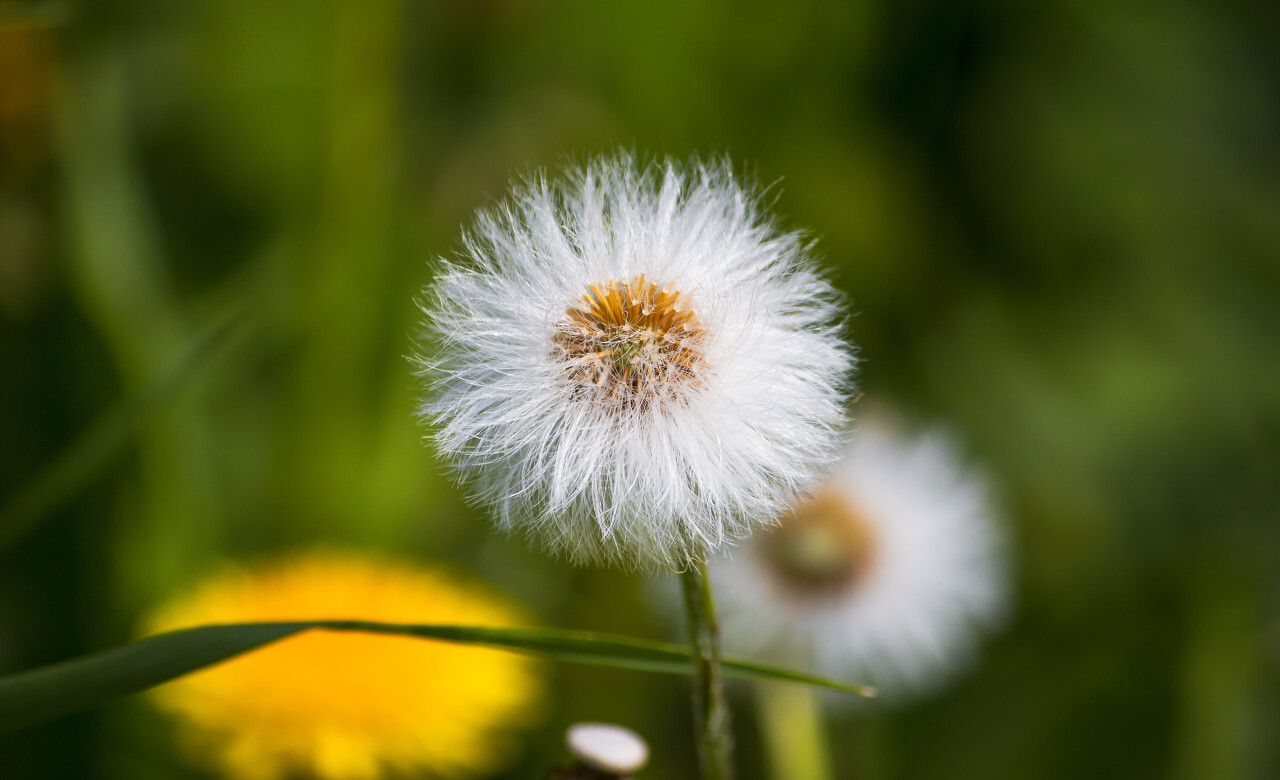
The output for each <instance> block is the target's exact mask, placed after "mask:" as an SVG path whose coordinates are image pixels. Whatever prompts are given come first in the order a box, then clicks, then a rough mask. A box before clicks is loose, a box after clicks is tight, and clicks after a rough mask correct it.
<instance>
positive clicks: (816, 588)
mask: <svg viewBox="0 0 1280 780" xmlns="http://www.w3.org/2000/svg"><path fill="white" fill-rule="evenodd" d="M758 545H759V550H760V552H761V554H762V556H763V558H764V560H765V562H766V564H767V565H768V568H769V570H770V571H771V572H772V573H773V574H774V575H775V576H776V578H777V579H778V581H779V583H780V584H781V585H782V586H783V587H784V588H786V589H788V590H790V591H792V592H794V593H796V595H800V596H804V597H809V598H812V597H815V596H816V597H819V598H822V597H834V596H838V595H839V594H840V593H842V592H845V591H847V590H849V589H851V588H855V587H857V586H858V585H860V584H862V582H863V581H864V580H865V579H866V576H867V574H868V573H869V572H870V571H871V569H872V568H873V567H874V566H875V560H876V547H877V540H876V536H875V533H874V532H873V531H872V529H871V526H870V525H869V524H868V523H867V521H866V520H865V519H864V518H863V517H862V515H861V514H860V513H859V512H858V511H857V510H856V509H855V508H854V507H853V506H851V505H850V503H849V501H848V499H846V498H845V497H844V496H842V495H840V494H839V493H837V492H836V491H834V490H831V489H827V490H824V491H822V492H821V493H818V494H817V495H816V496H814V497H813V498H811V499H809V500H808V501H805V502H803V503H801V504H799V505H797V506H796V507H795V508H794V509H793V510H792V511H791V512H789V513H787V515H786V516H785V517H783V518H782V522H781V525H779V526H778V527H776V528H773V529H771V530H769V531H768V532H766V534H764V535H763V536H762V537H761V538H760V540H759V542H758Z"/></svg>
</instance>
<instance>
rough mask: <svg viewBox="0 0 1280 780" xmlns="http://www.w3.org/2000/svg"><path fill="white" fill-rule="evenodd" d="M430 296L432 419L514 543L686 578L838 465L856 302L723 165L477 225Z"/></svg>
mask: <svg viewBox="0 0 1280 780" xmlns="http://www.w3.org/2000/svg"><path fill="white" fill-rule="evenodd" d="M463 247H464V250H463V252H462V253H461V254H462V257H461V258H459V260H458V261H457V262H454V263H447V262H446V263H444V267H443V268H442V269H441V271H440V272H439V274H438V275H437V278H436V281H435V283H434V284H433V285H432V286H431V287H429V288H428V290H427V291H426V293H425V297H424V301H423V309H424V312H425V313H426V321H427V327H428V334H427V338H428V341H429V344H430V347H429V348H428V349H427V350H425V351H424V355H423V356H422V357H421V358H420V367H421V374H422V375H423V376H424V377H425V378H426V380H427V381H428V384H429V400H428V401H427V402H425V403H424V405H423V406H422V408H421V414H422V416H423V417H425V418H427V419H428V420H429V421H430V422H431V423H432V424H433V425H434V428H435V435H434V439H435V443H436V445H437V446H438V448H439V450H440V451H441V453H442V454H443V455H444V456H445V457H446V458H447V459H449V460H450V461H451V462H452V463H454V464H455V466H456V470H457V473H458V474H459V475H460V477H461V478H462V479H463V481H465V482H466V483H468V484H469V485H470V486H471V487H472V488H473V490H474V491H475V493H476V495H477V496H478V497H479V498H480V499H481V500H482V501H483V502H484V503H485V504H487V505H489V506H491V507H492V508H493V509H494V510H495V513H496V515H497V518H498V522H499V524H500V525H501V526H502V527H505V528H508V529H515V530H519V531H522V532H524V533H527V534H528V535H529V536H530V537H531V538H533V539H535V540H537V541H539V542H540V543H541V544H542V545H544V546H545V547H547V548H548V549H550V550H553V551H555V552H558V553H563V554H565V555H567V556H569V557H571V558H573V559H575V560H589V559H592V560H604V561H609V562H613V563H618V564H621V565H623V566H627V567H636V566H649V565H654V564H659V563H665V564H668V565H671V566H677V567H678V566H681V565H683V563H685V562H687V561H688V560H689V559H691V558H695V557H700V556H702V555H705V554H707V553H709V552H711V551H714V550H716V549H718V548H719V547H720V546H721V545H722V544H723V543H725V542H726V540H730V539H733V538H738V537H742V536H744V535H746V534H747V533H749V532H750V531H751V530H752V529H753V528H754V527H756V526H758V525H760V524H764V523H768V522H771V521H772V520H773V519H774V518H775V517H776V516H777V514H778V513H779V512H780V511H781V510H782V509H783V508H785V507H786V506H787V505H788V504H789V502H791V501H793V500H795V499H796V498H797V497H799V496H802V495H804V494H805V493H806V491H808V490H809V489H810V488H811V487H812V486H813V484H814V482H815V481H816V480H818V479H819V478H820V477H821V476H822V474H823V471H824V468H825V467H826V466H827V465H828V464H829V463H831V462H832V461H833V460H834V459H835V458H836V457H837V456H838V454H839V449H840V445H841V433H840V431H841V427H842V425H843V423H844V422H845V414H844V411H843V409H844V402H845V393H846V391H847V389H848V388H847V380H848V374H849V372H850V370H851V368H852V365H853V358H852V354H851V350H850V349H849V347H848V346H847V345H846V344H845V343H844V342H843V341H842V339H841V337H840V335H839V333H838V330H839V318H840V315H841V308H840V303H839V296H838V294H837V293H836V292H835V291H834V290H833V288H832V287H831V286H830V285H829V284H828V283H827V282H826V281H825V280H824V279H823V278H822V277H821V276H820V274H819V273H818V271H817V269H816V267H815V264H814V263H813V261H812V259H811V258H810V257H809V256H808V253H807V245H806V244H805V243H804V241H803V240H802V238H801V237H800V236H799V235H797V234H795V233H787V232H782V231H780V230H778V229H777V228H776V227H775V226H774V224H773V223H772V221H771V220H770V219H769V218H768V217H766V216H765V215H764V214H763V213H762V210H761V206H760V203H759V200H758V197H757V196H756V195H755V194H753V193H752V192H749V191H747V190H744V188H743V187H742V186H741V185H740V184H739V183H738V182H737V181H736V180H735V178H734V176H733V174H732V172H731V169H730V167H729V165H728V163H727V162H717V163H712V164H695V165H692V166H688V167H680V166H677V165H675V164H673V163H670V162H667V163H664V164H661V165H652V166H647V167H642V166H639V165H637V164H636V162H635V161H634V160H633V158H631V157H630V156H627V155H618V156H612V157H606V158H600V159H597V160H595V161H592V162H590V163H588V164H586V165H585V166H582V167H578V168H573V169H571V170H568V171H566V172H565V175H564V177H563V178H562V179H560V180H557V181H548V179H547V178H546V177H545V176H542V175H538V176H534V177H532V178H531V179H530V180H527V181H525V182H522V183H520V184H518V185H516V186H515V188H514V191H513V192H512V194H511V195H510V197H509V199H508V200H506V201H505V202H503V203H501V204H499V205H497V206H495V207H493V208H491V209H488V210H485V211H482V212H481V213H480V214H479V215H478V216H477V218H476V221H475V224H474V226H473V227H472V229H471V230H470V231H469V232H467V233H466V234H465V235H464V238H463Z"/></svg>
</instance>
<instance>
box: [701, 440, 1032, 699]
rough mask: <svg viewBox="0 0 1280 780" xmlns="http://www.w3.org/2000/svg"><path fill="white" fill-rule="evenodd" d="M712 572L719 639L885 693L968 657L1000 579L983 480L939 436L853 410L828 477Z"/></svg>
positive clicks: (931, 681) (1004, 582)
mask: <svg viewBox="0 0 1280 780" xmlns="http://www.w3.org/2000/svg"><path fill="white" fill-rule="evenodd" d="M712 575H713V577H712V582H713V585H714V586H716V592H717V596H718V597H719V599H720V608H721V621H722V623H721V625H722V628H723V630H724V633H725V647H726V650H727V651H728V652H735V653H746V654H749V655H754V654H763V655H766V656H770V657H773V658H776V659H779V660H785V661H786V662H789V663H802V664H808V665H810V666H811V667H812V668H814V669H815V670H816V671H818V672H819V673H822V674H825V675H828V676H831V677H836V678H840V679H846V680H856V681H858V682H863V683H870V684H871V685H874V686H875V687H876V688H877V689H879V690H880V692H881V694H882V695H883V696H884V697H885V698H887V699H890V700H893V699H895V698H896V699H898V700H902V699H906V698H910V697H911V696H913V695H916V694H923V693H925V692H928V691H930V690H932V689H934V688H936V687H937V686H939V685H940V684H941V683H943V682H944V681H945V680H946V679H947V678H948V677H949V676H951V675H952V674H953V673H954V672H956V671H957V670H958V669H960V668H962V667H964V666H965V665H966V664H967V663H970V662H971V661H972V660H973V658H974V656H975V654H976V650H977V647H978V642H979V639H980V637H981V635H982V634H983V633H984V631H985V630H987V629H990V628H992V627H993V626H994V625H995V624H997V623H998V622H999V620H1000V619H1001V618H1002V617H1003V615H1004V612H1005V609H1006V607H1007V597H1008V587H1009V585H1008V576H1007V575H1008V572H1007V566H1006V560H1005V549H1004V542H1003V536H1002V534H1001V532H1000V529H999V527H998V526H997V524H996V521H995V519H994V517H993V516H992V512H991V509H990V505H989V502H988V496H987V487H986V483H985V482H984V481H983V479H981V478H980V476H979V475H978V474H976V473H974V472H972V471H971V470H966V469H965V468H964V467H963V465H962V464H961V463H960V462H959V459H958V457H957V455H956V451H955V448H954V447H953V445H952V443H951V441H950V440H949V439H948V438H947V437H946V436H944V435H942V434H941V433H939V432H937V431H933V432H930V433H928V434H926V435H924V436H920V437H918V438H906V437H904V436H901V435H899V434H898V433H897V432H896V431H893V430H892V429H890V428H889V427H888V426H887V425H886V424H885V423H883V422H881V423H866V422H862V421H861V418H860V424H859V429H858V430H857V431H856V432H855V433H854V434H853V436H852V440H851V444H850V447H849V451H848V454H847V456H846V458H845V459H844V460H843V461H842V462H841V463H840V465H838V466H837V467H836V469H835V473H834V474H833V476H832V478H831V481H830V482H829V483H828V485H827V486H826V487H825V488H823V489H822V490H821V491H820V492H819V493H818V494H817V495H816V496H815V498H814V499H813V500H812V501H810V502H808V503H802V504H800V505H798V507H797V508H796V509H795V511H794V512H792V513H790V514H789V515H788V516H787V517H785V518H784V519H783V521H782V524H781V526H780V527H779V528H778V529H777V530H775V531H773V532H772V533H769V532H766V533H761V534H759V535H757V536H756V537H754V538H753V539H752V540H751V541H750V542H749V543H747V544H745V545H743V546H742V547H741V548H739V549H738V550H736V551H735V554H734V557H733V558H732V559H728V558H725V559H720V560H717V561H716V562H715V563H714V565H713V566H712Z"/></svg>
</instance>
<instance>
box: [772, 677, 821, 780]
mask: <svg viewBox="0 0 1280 780" xmlns="http://www.w3.org/2000/svg"><path fill="white" fill-rule="evenodd" d="M753 687H754V688H755V690H756V709H757V712H758V713H759V719H760V731H761V736H763V738H764V744H765V753H766V755H767V756H768V758H769V766H770V768H771V769H772V774H771V776H772V777H773V778H774V779H775V780H831V778H832V776H833V775H832V774H831V751H830V750H829V749H828V746H827V735H826V730H825V729H824V727H823V723H822V711H821V708H820V707H819V703H818V699H817V697H816V696H814V695H813V692H812V691H810V690H808V689H806V688H802V687H800V686H797V685H780V684H777V683H764V682H762V683H759V684H757V685H755V686H753Z"/></svg>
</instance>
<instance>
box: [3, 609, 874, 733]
mask: <svg viewBox="0 0 1280 780" xmlns="http://www.w3.org/2000/svg"><path fill="white" fill-rule="evenodd" d="M311 629H324V630H329V631H359V632H365V633H378V634H394V635H398V636H411V637H417V638H419V639H434V640H440V641H444V642H456V643H460V644H469V645H481V646H484V647H492V648H499V649H502V650H510V651H513V652H518V653H527V654H530V655H538V656H543V657H547V658H552V659H555V660H558V661H568V662H572V663H582V664H594V665H597V666H612V667H618V668H623V669H634V670H639V671H646V672H660V673H664V674H690V673H692V671H693V664H692V662H691V659H690V656H689V649H688V648H687V647H684V646H682V645H676V644H669V643H666V642H652V641H649V640H644V639H632V638H630V637H623V636H614V635H609V634H597V633H594V632H589V631H558V630H553V629H542V628H489V627H480V626H422V625H393V624H388V623H368V622H364V621H353V620H320V621H309V622H302V623H245V624H237V625H224V626H201V627H199V628H190V629H185V630H182V631H174V632H171V633H167V634H157V635H156V636H152V637H147V638H146V639H140V640H138V641H136V642H132V643H130V644H127V645H123V646H121V647H117V648H114V649H111V650H107V651H105V652H101V653H95V654H93V655H87V656H83V657H80V658H74V659H72V660H70V661H64V662H62V663H59V664H54V665H52V666H46V667H43V668H40V669H35V670H33V671H29V672H21V673H18V674H13V675H9V676H7V677H0V732H5V731H12V730H15V729H19V728H23V727H25V726H29V725H32V724H35V723H39V722H41V721H45V720H49V719H51V718H55V717H58V716H59V715H64V714H66V713H69V712H74V711H76V710H80V709H84V708H85V707H89V706H91V705H93V704H95V703H98V702H101V701H104V700H106V699H109V698H113V697H116V696H123V695H126V694H130V693H136V692H138V691H143V690H146V689H147V688H150V687H152V686H155V685H159V684H161V683H163V682H166V681H168V680H172V679H174V678H176V677H181V676H182V675H184V674H187V673H189V672H193V671H196V670H197V669H201V668H203V667H206V666H210V665H212V664H216V663H218V662H219V661H223V660H226V659H228V658H231V657H233V656H236V655H240V654H241V653H244V652H247V651H249V650H253V649H254V648H257V647H260V646H262V645H266V644H269V643H271V642H275V641H277V640H279V639H283V638H285V637H287V636H290V635H292V634H296V633H298V632H300V631H307V630H311ZM723 665H724V673H725V675H726V676H727V677H737V678H742V679H752V680H774V681H780V682H792V683H801V684H804V685H813V686H818V687H822V688H829V689H831V690H836V691H843V692H845V693H853V694H857V695H861V696H870V695H873V694H874V692H873V691H872V690H871V689H870V688H867V687H864V686H859V685H849V684H845V683H841V682H837V681H835V680H826V679H823V678H820V677H814V676H812V675H807V674H802V673H800V672H793V671H789V670H786V669H776V668H774V667H770V666H765V665H763V664H757V663H754V662H751V661H743V660H738V659H733V658H726V659H724V661H723Z"/></svg>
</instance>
